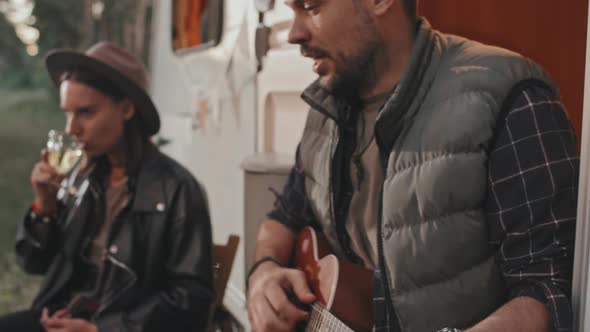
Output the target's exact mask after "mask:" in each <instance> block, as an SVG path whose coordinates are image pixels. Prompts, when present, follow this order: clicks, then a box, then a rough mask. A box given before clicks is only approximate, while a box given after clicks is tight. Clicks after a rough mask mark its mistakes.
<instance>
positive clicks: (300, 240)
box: [295, 227, 373, 332]
mask: <svg viewBox="0 0 590 332" xmlns="http://www.w3.org/2000/svg"><path fill="white" fill-rule="evenodd" d="M327 243H328V242H327V240H325V238H324V237H323V236H322V234H319V233H316V232H315V231H314V229H313V228H311V227H305V228H304V229H303V230H302V231H301V232H300V233H299V235H298V237H297V243H296V247H295V267H296V268H297V269H299V270H302V271H303V272H305V275H306V278H307V282H308V284H309V286H310V288H311V290H312V292H313V293H314V294H315V296H316V298H317V301H316V302H315V303H313V304H312V305H311V308H310V309H311V310H310V318H309V320H308V321H307V323H306V325H305V328H304V331H305V332H314V331H330V332H332V331H334V332H340V331H342V332H348V331H350V332H352V331H371V330H372V328H373V307H372V296H371V295H372V292H373V271H371V270H368V269H364V268H361V267H359V266H356V265H354V264H352V263H349V262H345V261H339V260H338V258H336V256H334V255H333V254H330V252H331V251H330V249H329V246H328V244H327Z"/></svg>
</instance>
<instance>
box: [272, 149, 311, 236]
mask: <svg viewBox="0 0 590 332" xmlns="http://www.w3.org/2000/svg"><path fill="white" fill-rule="evenodd" d="M271 190H272V191H273V192H274V194H275V196H276V199H275V202H274V207H273V210H272V211H271V212H269V213H268V215H267V216H268V217H269V218H270V219H273V220H276V221H278V222H280V223H282V224H283V225H285V226H287V227H288V228H289V229H291V230H292V231H293V233H298V232H299V231H300V230H301V229H302V228H303V227H305V226H312V227H314V228H316V229H320V228H319V226H318V223H317V222H316V219H315V217H314V214H313V210H312V207H311V204H310V202H309V199H308V198H307V194H306V191H305V174H304V172H303V169H302V168H301V158H300V153H299V147H297V153H296V156H295V165H294V166H293V168H292V169H291V172H290V174H289V177H288V179H287V183H286V184H285V186H284V188H283V191H282V192H281V193H278V192H276V191H275V190H274V189H271Z"/></svg>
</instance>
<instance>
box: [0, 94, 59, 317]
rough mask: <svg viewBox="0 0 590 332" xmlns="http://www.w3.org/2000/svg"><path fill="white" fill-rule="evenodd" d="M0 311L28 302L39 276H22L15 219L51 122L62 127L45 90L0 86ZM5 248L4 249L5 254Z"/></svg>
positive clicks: (26, 203)
mask: <svg viewBox="0 0 590 332" xmlns="http://www.w3.org/2000/svg"><path fill="white" fill-rule="evenodd" d="M0 101H1V103H0V117H1V119H2V120H1V121H0V155H2V159H1V161H0V225H1V226H0V230H1V231H0V252H1V253H3V254H2V255H0V314H2V313H6V312H10V311H14V310H16V309H20V308H24V307H28V306H29V305H30V303H31V300H32V296H33V295H34V293H36V291H37V288H38V282H39V279H38V278H33V277H30V276H26V275H25V274H24V273H23V272H21V271H20V270H19V269H18V267H17V266H16V263H15V257H14V239H15V234H16V225H17V223H18V222H20V221H21V220H22V217H23V214H24V213H25V211H26V209H27V208H28V206H29V204H30V202H31V200H32V192H31V186H30V182H29V177H30V172H31V169H32V167H33V165H34V164H35V163H36V162H37V160H38V159H39V151H40V149H41V148H43V146H44V144H45V141H46V139H47V131H48V130H49V129H51V128H62V127H63V119H64V117H63V114H62V113H61V111H59V110H58V107H57V102H56V100H55V97H54V96H50V95H48V94H47V93H46V92H45V91H44V90H37V91H2V90H0ZM4 254H6V255H4Z"/></svg>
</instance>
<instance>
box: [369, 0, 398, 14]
mask: <svg viewBox="0 0 590 332" xmlns="http://www.w3.org/2000/svg"><path fill="white" fill-rule="evenodd" d="M369 2H370V3H371V6H372V7H373V14H375V16H381V15H383V14H385V13H387V11H389V10H390V9H391V7H393V6H394V5H396V6H400V2H401V0H369Z"/></svg>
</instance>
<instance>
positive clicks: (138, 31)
mask: <svg viewBox="0 0 590 332" xmlns="http://www.w3.org/2000/svg"><path fill="white" fill-rule="evenodd" d="M6 1H7V0H0V6H1V5H2V3H6ZM34 3H35V7H34V9H33V13H32V14H33V16H34V17H35V23H34V25H33V26H34V27H35V28H37V29H38V30H39V31H40V35H39V39H38V41H37V45H38V48H39V52H38V54H39V55H38V56H35V57H31V56H28V55H27V53H26V46H25V45H23V43H22V41H21V40H19V38H17V36H16V34H15V29H14V27H13V26H12V24H11V23H10V22H9V21H8V20H7V19H6V17H5V15H2V14H1V13H0V72H2V76H3V80H2V82H0V88H1V87H23V88H31V87H41V86H44V85H45V86H46V85H47V84H49V82H48V80H46V79H44V78H43V77H42V76H43V74H44V70H43V66H42V56H43V55H44V54H46V53H47V52H48V51H49V50H51V49H54V48H75V49H85V48H87V47H88V46H90V45H92V44H94V43H96V42H97V41H99V40H109V41H112V42H114V43H115V44H118V45H120V46H122V47H124V48H126V49H128V50H129V51H131V52H132V53H134V54H135V55H137V56H139V57H141V58H142V59H143V60H144V62H146V63H147V59H148V52H149V39H150V38H151V36H150V31H151V30H150V29H149V25H150V22H151V16H152V10H153V9H152V7H153V0H35V1H34ZM37 71H41V72H40V73H38V72H37Z"/></svg>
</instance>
